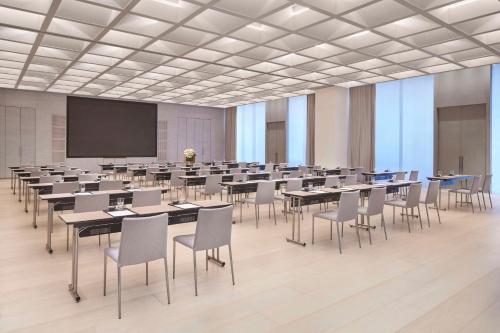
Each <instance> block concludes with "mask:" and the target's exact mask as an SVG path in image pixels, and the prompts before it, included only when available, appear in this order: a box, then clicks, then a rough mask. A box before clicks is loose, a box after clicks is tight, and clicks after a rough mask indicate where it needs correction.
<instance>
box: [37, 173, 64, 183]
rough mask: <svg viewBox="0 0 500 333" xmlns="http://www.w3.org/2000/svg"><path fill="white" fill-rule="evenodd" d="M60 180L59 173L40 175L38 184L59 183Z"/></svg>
mask: <svg viewBox="0 0 500 333" xmlns="http://www.w3.org/2000/svg"><path fill="white" fill-rule="evenodd" d="M59 182H62V176H61V175H54V176H40V184H45V183H50V184H53V183H59Z"/></svg>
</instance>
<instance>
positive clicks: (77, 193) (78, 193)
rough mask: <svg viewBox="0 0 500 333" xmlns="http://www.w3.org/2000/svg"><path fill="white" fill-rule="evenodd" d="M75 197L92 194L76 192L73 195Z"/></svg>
mask: <svg viewBox="0 0 500 333" xmlns="http://www.w3.org/2000/svg"><path fill="white" fill-rule="evenodd" d="M73 195H92V193H90V192H76V193H73Z"/></svg>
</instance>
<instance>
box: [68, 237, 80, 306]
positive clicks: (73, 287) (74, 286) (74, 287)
mask: <svg viewBox="0 0 500 333" xmlns="http://www.w3.org/2000/svg"><path fill="white" fill-rule="evenodd" d="M79 235H80V229H79V228H77V227H73V247H72V249H73V251H72V254H73V257H72V267H71V284H70V285H69V286H68V290H69V292H70V293H71V296H73V299H74V300H75V302H77V303H78V302H80V295H78V238H79Z"/></svg>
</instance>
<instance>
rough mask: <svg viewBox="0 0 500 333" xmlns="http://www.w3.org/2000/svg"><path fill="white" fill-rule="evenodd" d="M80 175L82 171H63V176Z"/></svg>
mask: <svg viewBox="0 0 500 333" xmlns="http://www.w3.org/2000/svg"><path fill="white" fill-rule="evenodd" d="M81 173H82V169H74V170H66V171H64V175H65V176H76V175H79V174H81Z"/></svg>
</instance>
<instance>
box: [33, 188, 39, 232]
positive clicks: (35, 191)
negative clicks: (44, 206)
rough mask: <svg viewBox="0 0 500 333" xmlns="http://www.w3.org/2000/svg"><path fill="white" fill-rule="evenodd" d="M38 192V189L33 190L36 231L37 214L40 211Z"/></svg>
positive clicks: (34, 226)
mask: <svg viewBox="0 0 500 333" xmlns="http://www.w3.org/2000/svg"><path fill="white" fill-rule="evenodd" d="M37 198H38V190H37V189H33V222H32V224H33V228H35V229H36V227H37V225H36V213H37V210H38V200H37Z"/></svg>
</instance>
